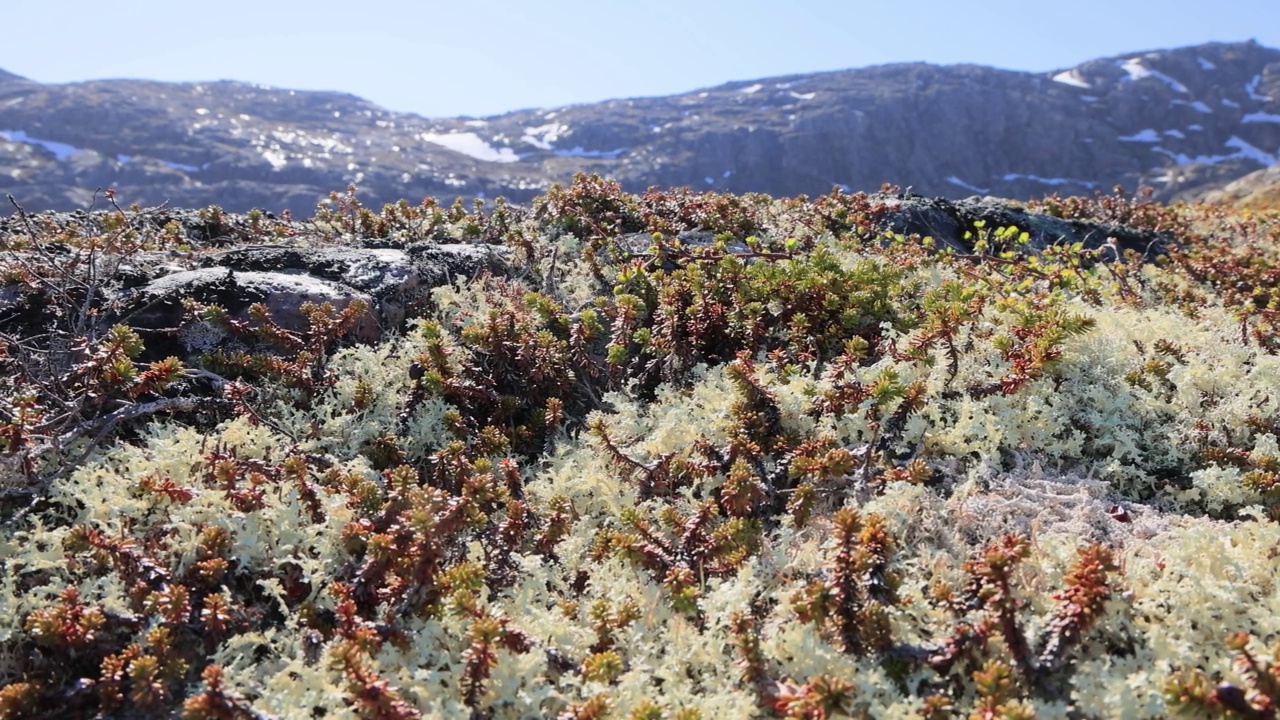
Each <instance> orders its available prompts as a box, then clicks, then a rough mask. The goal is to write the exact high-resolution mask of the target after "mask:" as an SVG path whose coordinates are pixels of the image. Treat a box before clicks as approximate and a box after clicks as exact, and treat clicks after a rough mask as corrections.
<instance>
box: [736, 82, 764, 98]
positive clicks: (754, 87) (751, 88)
mask: <svg viewBox="0 0 1280 720" xmlns="http://www.w3.org/2000/svg"><path fill="white" fill-rule="evenodd" d="M763 89H764V86H763V85H761V84H760V83H756V84H755V85H749V86H747V87H744V88H742V89H741V90H739V91H738V92H740V93H746V94H747V95H752V94H755V93H758V92H760V91H761V90H763Z"/></svg>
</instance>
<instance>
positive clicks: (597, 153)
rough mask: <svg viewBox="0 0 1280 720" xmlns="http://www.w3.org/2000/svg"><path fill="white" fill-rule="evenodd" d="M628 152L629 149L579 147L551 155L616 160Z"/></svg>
mask: <svg viewBox="0 0 1280 720" xmlns="http://www.w3.org/2000/svg"><path fill="white" fill-rule="evenodd" d="M627 150H628V148H624V147H621V148H617V149H615V150H583V149H582V146H581V145H579V146H577V147H575V148H573V149H570V150H552V151H551V153H552V154H553V155H559V156H560V157H580V158H605V159H608V160H614V159H616V158H617V157H618V156H619V155H621V154H622V153H624V152H626V151H627Z"/></svg>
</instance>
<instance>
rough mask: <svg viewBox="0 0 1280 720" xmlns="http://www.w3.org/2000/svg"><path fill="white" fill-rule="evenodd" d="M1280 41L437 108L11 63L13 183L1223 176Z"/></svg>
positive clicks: (280, 185) (382, 186)
mask: <svg viewBox="0 0 1280 720" xmlns="http://www.w3.org/2000/svg"><path fill="white" fill-rule="evenodd" d="M1277 155H1280V50H1276V49H1272V48H1267V47H1264V46H1261V45H1259V44H1257V43H1256V42H1253V41H1249V42H1244V43H1211V44H1206V45H1199V46H1195V47H1186V48H1179V49H1173V50H1161V51H1154V52H1142V53H1134V54H1129V55H1123V56H1119V57H1111V58H1102V59H1097V60H1091V61H1088V62H1085V63H1083V64H1081V65H1078V66H1076V67H1073V68H1068V69H1064V70H1061V71H1054V72H1049V73H1027V72H1015V71H1009V70H999V69H995V68H989V67H979V66H973V65H955V66H934V65H927V64H915V63H912V64H895V65H884V66H878V67H869V68H861V69H853V70H842V71H837V72H824V73H812V74H805V75H789V76H785V77H776V78H769V79H761V80H754V81H740V82H732V83H727V84H724V85H721V86H718V87H714V88H708V89H704V90H697V91H693V92H688V93H684V94H679V95H672V96H667V97H652V98H635V99H629V100H610V101H606V102H600V103H592V104H585V105H574V106H569V107H562V108H556V109H552V110H521V111H517V112H511V113H506V114H503V115H497V116H493V117H487V118H445V119H431V118H424V117H421V116H418V115H413V114H406V113H397V112H392V111H389V110H386V109H384V108H381V107H379V106H377V105H374V104H372V103H370V102H368V101H365V100H362V99H360V98H358V97H355V96H352V95H347V94H342V93H333V92H304V91H300V90H299V91H294V90H282V89H276V88H271V87H267V86H262V85H251V84H245V83H239V82H228V81H221V82H211V83H160V82H150V81H142V80H97V81H90V82H81V83H70V84H60V85H46V84H40V83H35V82H32V81H30V80H27V79H25V78H21V77H18V76H16V75H13V74H10V73H5V72H3V71H0V191H4V192H8V193H12V194H13V195H14V196H15V197H16V198H17V199H18V200H19V202H21V203H22V204H23V205H24V207H26V208H27V209H28V210H43V209H70V208H80V207H86V206H88V205H89V204H90V203H91V202H92V201H93V196H94V192H95V190H96V189H97V188H106V187H114V188H116V189H117V193H118V195H117V196H118V197H119V198H120V199H122V200H124V201H126V202H139V203H142V204H156V203H161V202H168V203H170V204H172V205H180V206H198V205H207V204H219V205H222V206H223V207H226V208H228V209H232V210H244V209H247V208H250V207H262V208H265V209H268V210H279V209H282V208H292V209H294V210H297V211H309V210H310V209H311V208H312V207H313V206H314V204H315V203H316V201H317V200H318V199H320V198H322V197H323V196H325V195H326V194H327V193H328V192H329V191H331V190H338V189H342V188H344V187H345V186H347V185H348V184H355V185H357V186H359V188H360V196H361V198H362V200H364V201H366V202H367V203H370V204H374V205H376V204H378V203H381V202H389V201H393V200H397V199H400V198H409V199H411V200H416V199H419V198H421V197H424V196H428V195H432V196H437V197H441V198H445V199H451V198H453V197H454V196H463V197H466V198H474V197H495V196H498V195H503V196H506V197H508V198H510V199H512V200H517V201H521V200H527V199H528V198H530V197H532V196H533V195H535V194H537V193H538V192H539V191H541V190H543V189H545V188H546V187H548V186H549V185H550V184H551V183H553V182H564V181H567V180H569V179H570V178H571V177H572V175H573V174H574V173H575V172H576V171H587V172H599V173H601V174H605V175H609V176H612V177H615V178H617V179H618V180H620V181H621V182H622V184H623V186H624V187H625V188H627V189H630V190H639V189H643V188H645V187H647V186H650V185H662V186H677V185H685V186H690V187H694V188H698V189H712V190H724V191H733V192H748V191H760V192H767V193H771V194H775V195H795V194H799V193H809V194H814V193H823V192H827V191H828V190H830V189H831V187H832V186H833V185H842V186H844V187H846V188H849V189H852V190H871V189H875V188H878V187H879V186H880V185H881V184H882V183H885V182H892V183H896V184H899V185H902V186H911V187H913V189H914V190H916V191H917V192H920V193H924V194H932V195H942V196H950V197H962V196H967V195H972V194H992V195H999V196H1005V197H1028V196H1035V195H1044V194H1047V193H1050V192H1059V193H1088V192H1091V191H1095V190H1100V191H1106V190H1109V189H1110V187H1111V186H1112V185H1113V184H1115V183H1120V184H1122V185H1125V186H1126V187H1128V188H1131V189H1132V188H1134V187H1136V186H1137V185H1139V184H1146V185H1150V186H1152V187H1154V188H1155V189H1156V192H1157V195H1158V196H1159V197H1161V198H1165V199H1169V198H1175V197H1190V196H1198V195H1203V194H1204V193H1206V192H1209V191H1212V190H1215V189H1218V188H1220V187H1222V186H1223V185H1225V184H1227V183H1229V182H1231V181H1233V180H1236V179H1238V178H1240V177H1242V176H1245V175H1247V174H1249V173H1251V172H1254V171H1257V170H1260V169H1263V168H1265V167H1268V166H1271V165H1274V164H1276V162H1277V159H1278V158H1277Z"/></svg>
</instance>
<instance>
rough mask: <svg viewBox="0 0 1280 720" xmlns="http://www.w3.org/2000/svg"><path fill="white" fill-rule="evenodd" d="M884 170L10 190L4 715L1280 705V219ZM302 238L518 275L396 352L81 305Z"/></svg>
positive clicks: (1085, 713) (479, 283)
mask: <svg viewBox="0 0 1280 720" xmlns="http://www.w3.org/2000/svg"><path fill="white" fill-rule="evenodd" d="M892 199H893V195H892V193H890V194H888V195H865V194H847V193H842V192H838V191H837V192H833V193H832V194H830V195H826V196H822V197H817V198H791V199H775V198H770V197H766V196H762V195H745V196H731V195H722V194H715V193H694V192H690V191H683V190H677V191H659V190H652V191H649V192H647V193H644V194H640V195H635V194H628V193H624V192H622V191H621V189H620V188H619V187H618V186H617V185H616V184H614V183H611V182H609V181H607V180H604V179H601V178H598V177H579V178H577V179H576V180H575V182H574V183H573V184H572V185H570V186H568V187H563V188H561V187H557V188H554V189H552V190H551V191H550V192H548V193H547V194H546V195H545V196H543V197H541V198H539V199H538V200H537V201H536V202H534V203H533V204H532V206H531V207H528V208H516V207H513V206H509V205H507V204H505V203H502V202H498V203H496V204H495V205H494V206H493V207H484V206H483V204H480V203H477V205H476V206H475V207H470V208H468V207H466V206H464V205H462V204H460V203H457V204H454V205H453V206H451V207H446V206H441V205H438V204H436V203H435V202H434V201H431V200H428V201H426V202H424V203H422V204H420V205H412V204H409V203H399V204H396V205H388V206H386V207H385V208H383V209H381V210H374V209H370V208H365V207H363V206H361V205H360V203H359V202H358V200H357V199H356V197H355V195H354V193H347V194H335V195H334V196H332V198H331V199H330V201H329V202H327V203H325V204H323V205H322V206H321V208H320V209H319V210H318V211H317V213H316V215H315V216H314V217H312V218H310V219H307V220H301V219H294V218H288V217H285V218H273V217H268V216H264V215H262V214H254V215H250V216H246V217H232V216H227V215H226V214H224V213H221V212H220V211H218V210H217V209H216V208H209V209H206V210H204V211H200V214H199V216H198V218H197V219H195V220H192V221H191V222H177V221H176V220H165V219H164V218H163V217H160V218H159V220H157V217H158V216H159V215H160V214H162V211H160V210H156V209H151V210H144V209H137V208H132V209H125V208H120V207H112V209H111V210H110V211H109V212H106V213H101V214H88V215H81V216H28V215H26V214H25V213H21V212H17V211H15V214H14V215H13V217H11V218H9V220H8V221H7V222H8V224H7V225H6V226H5V228H6V229H5V230H4V233H3V234H2V235H0V242H3V246H2V247H0V252H2V253H3V258H2V259H0V262H2V263H3V264H2V265H0V273H2V275H3V281H4V283H5V293H6V295H5V298H8V299H10V300H14V302H15V303H17V304H13V305H7V306H6V307H9V308H16V307H21V308H26V310H22V311H21V312H19V311H18V310H12V311H7V312H10V314H11V317H9V318H6V319H5V320H4V322H6V323H8V324H6V325H5V326H4V327H5V328H8V329H6V330H5V332H4V334H3V335H0V366H3V371H2V372H0V452H2V453H3V454H2V455H0V472H2V473H3V475H2V477H3V483H2V484H0V717H49V716H50V713H51V712H55V711H56V712H57V713H58V714H59V715H58V716H60V717H69V718H73V717H168V716H180V717H183V718H192V719H212V718H266V717H279V718H294V717H299V718H315V717H325V718H340V717H369V718H418V717H466V716H470V717H476V718H487V717H493V718H499V717H561V718H605V717H611V718H666V717H670V718H712V717H790V718H827V717H845V716H849V717H869V718H891V717H925V718H950V717H963V718H1029V717H1043V718H1105V717H1134V718H1142V717H1148V718H1161V717H1169V716H1172V715H1175V714H1179V713H1181V714H1185V715H1186V716H1189V717H1223V718H1226V717H1238V718H1274V717H1276V714H1277V707H1278V706H1280V659H1278V658H1277V653H1278V650H1277V646H1278V645H1280V590H1278V589H1277V584H1276V578H1277V569H1280V556H1278V555H1277V547H1280V525H1278V524H1277V523H1278V522H1280V441H1278V439H1277V438H1278V436H1280V356H1278V355H1277V353H1278V352H1280V334H1278V332H1277V331H1278V330H1280V326H1278V325H1277V316H1280V215H1277V214H1275V213H1266V212H1258V213H1247V214H1241V213H1238V212H1234V211H1230V210H1227V209H1224V208H1220V207H1214V206H1198V205H1197V206H1189V205H1179V206H1163V205H1159V204H1156V203H1152V202H1149V201H1147V200H1146V199H1144V198H1143V197H1141V196H1129V195H1126V194H1124V193H1123V192H1119V191H1118V192H1117V193H1115V194H1113V195H1106V196H1100V197H1094V198H1058V197H1050V198H1046V199H1044V200H1041V201H1037V202H1034V203H1029V204H1028V205H1027V208H1028V209H1029V210H1032V211H1035V212H1039V213H1044V214H1048V215H1051V216H1055V217H1060V218H1066V219H1071V220H1081V221H1093V222H1101V223H1115V224H1123V225H1126V226H1128V227H1131V228H1137V229H1141V230H1144V231H1151V232H1154V233H1158V234H1159V235H1160V236H1161V237H1162V238H1165V239H1166V240H1167V242H1165V243H1164V244H1163V245H1162V247H1161V248H1160V250H1159V251H1158V252H1157V251H1154V250H1153V251H1151V252H1148V253H1142V252H1139V251H1137V250H1134V249H1122V248H1120V247H1119V246H1118V245H1117V244H1114V243H1111V244H1108V243H1103V244H1101V245H1098V246H1096V247H1086V246H1084V245H1082V244H1070V245H1068V244H1057V245H1050V246H1048V247H1033V245H1032V244H1031V243H1030V242H1029V241H1028V239H1029V236H1028V234H1027V233H1026V232H1025V230H1026V229H1025V228H1019V227H1013V226H1003V227H1000V226H988V225H987V224H985V223H982V222H981V221H978V222H975V223H973V227H971V228H969V229H968V230H967V232H966V235H967V237H965V238H963V242H962V243H958V244H957V243H954V242H952V243H943V242H940V241H939V239H936V238H930V237H919V236H906V237H904V236H900V235H893V234H889V233H886V232H885V231H884V230H883V227H884V226H883V224H881V223H880V222H879V220H880V219H881V218H882V217H883V215H884V214H885V213H887V212H889V211H890V208H891V207H892V204H893V203H892V202H891V201H892ZM300 238H305V241H306V242H309V243H324V244H332V245H338V246H342V245H351V246H355V245H356V244H358V243H359V242H365V243H367V242H376V246H378V247H389V248H390V247H400V246H407V245H410V244H413V243H440V242H472V243H484V244H490V245H495V246H503V247H505V248H507V249H508V250H509V252H510V256H511V266H512V271H511V272H510V273H509V274H506V275H503V276H498V275H491V274H482V275H479V276H477V277H474V278H458V279H456V281H455V282H452V283H450V284H448V285H445V286H442V287H439V288H437V289H435V290H434V291H433V292H432V293H431V294H430V296H429V298H427V300H426V301H424V302H422V303H418V304H415V305H414V306H413V311H412V312H411V313H409V315H408V317H407V319H406V322H405V325H404V327H403V328H402V329H401V331H399V332H393V333H390V334H388V335H387V336H385V337H383V338H382V340H380V341H378V342H373V343H370V342H356V341H355V339H354V338H353V337H352V332H351V331H352V330H353V327H354V325H355V322H356V318H357V317H358V316H359V315H360V314H361V313H362V312H363V311H364V308H362V307H360V306H359V305H358V304H356V303H352V304H349V305H347V306H345V307H334V306H333V305H325V304H322V303H317V304H313V305H308V306H307V307H306V308H305V309H304V314H305V316H306V318H307V321H308V326H307V328H305V329H304V330H302V331H295V330H289V329H287V328H285V327H283V326H282V325H281V324H280V323H279V322H278V318H273V317H272V314H271V312H270V311H269V310H267V308H266V307H264V306H260V307H255V308H254V309H253V310H252V311H251V313H250V316H249V317H248V318H247V319H246V318H236V317H233V316H232V315H231V314H230V313H228V312H227V311H226V309H225V308H222V307H219V306H218V305H216V304H212V303H202V302H196V301H192V302H190V303H188V305H187V307H186V312H185V314H184V316H183V321H182V326H181V327H175V328H171V329H170V330H171V333H172V335H173V336H181V335H183V334H184V333H191V332H194V331H196V330H197V329H201V328H203V329H204V330H205V331H208V330H209V328H214V329H217V330H218V332H219V337H227V338H233V339H237V343H238V344H233V345H228V346H220V347H216V348H211V349H209V350H208V351H206V352H203V353H200V354H195V355H192V356H190V357H182V358H179V357H168V356H163V357H158V356H156V355H155V352H156V351H155V348H156V347H168V345H164V338H163V337H159V336H155V334H154V333H153V334H151V335H147V336H146V337H144V334H143V333H141V332H140V331H139V330H138V329H136V328H132V327H130V326H129V325H128V323H127V322H118V323H112V324H107V323H105V322H99V321H98V319H99V318H103V317H109V316H110V313H111V310H112V309H111V308H110V307H108V303H107V301H106V300H105V298H106V297H107V294H106V293H105V292H104V291H103V288H104V283H107V282H109V281H110V278H111V277H112V276H113V273H117V272H119V271H120V267H121V266H122V265H125V264H127V262H126V261H127V260H128V258H130V257H131V256H133V255H134V254H136V253H141V252H158V251H163V252H168V253H172V254H173V255H172V256H173V257H177V258H180V259H181V258H187V259H190V258H196V257H199V256H201V255H202V254H204V253H208V252H212V251H213V249H214V248H215V247H220V246H222V245H226V244H227V243H233V244H272V243H290V242H294V241H297V240H298V239H300ZM15 299H20V300H22V302H21V303H18V302H17V300H15ZM23 313H26V314H25V315H23V316H22V317H19V318H16V319H15V317H13V316H14V315H21V314H23ZM15 328H17V329H15ZM18 329H21V330H22V331H21V332H19V331H18Z"/></svg>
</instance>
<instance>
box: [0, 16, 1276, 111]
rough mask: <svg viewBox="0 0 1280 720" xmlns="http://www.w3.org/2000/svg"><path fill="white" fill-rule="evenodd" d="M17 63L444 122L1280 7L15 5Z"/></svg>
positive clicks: (1137, 36)
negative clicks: (314, 96)
mask: <svg viewBox="0 0 1280 720" xmlns="http://www.w3.org/2000/svg"><path fill="white" fill-rule="evenodd" d="M5 5H6V7H4V8H3V10H2V11H0V20H2V22H3V27H4V32H3V40H0V68H3V69H5V70H8V71H10V72H15V73H18V74H19V75H25V76H27V77H30V78H32V79H35V80H39V81H42V82H68V81H74V80H85V79H92V78H109V77H141V78H149V79H156V80H217V79H232V80H243V81H247V82H255V83H264V84H268V85H274V86H278V87H288V88H298V89H317V90H341V91H345V92H350V93H353V94H356V95H360V96H362V97H365V98H368V99H370V100H372V101H374V102H376V103H378V104H381V105H384V106H386V107H388V108H391V109H393V110H401V111H408V112H417V113H421V114H423V115H428V116H451V115H476V116H482V115H489V114H494V113H499V112H502V111H505V110H514V109H518V108H525V107H558V106H560V105H564V104H569V103H577V102H591V101H595V100H603V99H606V98H614V97H635V96H641V95H663V94H669V93H675V92H682V91H686V90H692V89H695V88H699V87H705V86H709V85H718V84H720V83H722V82H726V81H729V80H747V79H753V78H757V77H768V76H773V75H784V74H788V73H798V72H812V71H819V70H836V69H840V68H847V67H860V66H864V65H875V64H880V63H888V62H900V61H912V60H923V61H928V62H935V63H961V62H969V63H978V64H983V65H994V66H997V67H1005V68H1013V69H1019V70H1050V69H1054V68H1060V67H1067V66H1070V65H1074V64H1076V63H1079V62H1081V61H1084V60H1088V59H1090V58H1094V57H1099V56H1103V55H1115V54H1120V53H1124V52H1131V51H1137V50H1149V49H1155V48H1163V47H1174V46H1180V45H1190V44H1197V43H1202V42H1208V41H1214V40H1220V41H1235V40H1247V39H1249V38H1251V37H1252V38H1256V39H1257V40H1258V41H1259V42H1261V43H1263V44H1264V45H1269V46H1271V47H1280V0H1217V1H1214V2H1210V1H1208V0H1163V1H1162V2H1154V1H1151V0H1141V1H1133V2H1126V1H1125V0H1030V1H1028V0H986V1H982V0H978V1H972V2H971V1H967V0H893V1H890V0H878V1H876V2H868V1H866V0H844V1H843V2H841V1H839V0H832V1H823V2H803V1H802V0H792V1H791V2H786V1H783V0H738V1H737V2H732V1H729V0H708V1H705V2H699V1H698V0H685V1H684V2H672V1H670V0H643V1H641V2H636V3H625V4H624V3H610V2H607V0H549V1H545V2H536V1H534V0H526V2H506V1H502V0H498V1H494V2H486V3H464V2H438V1H436V0H420V1H419V2H412V1H411V0H347V1H346V2H331V1H330V0H312V1H311V2H298V1H296V0H288V1H280V2H277V1H271V0H256V1H249V0H220V1H219V2H217V3H210V2H198V1H195V0H164V1H160V0H117V1H116V2H105V1H104V0H93V1H92V2H90V1H88V0H46V1H45V2H34V1H31V0H8V2H6V3H5Z"/></svg>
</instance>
